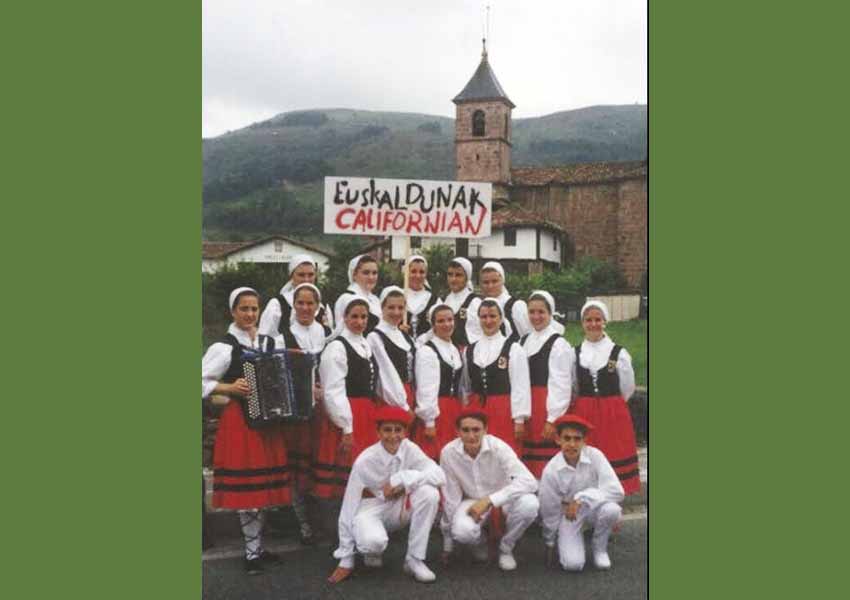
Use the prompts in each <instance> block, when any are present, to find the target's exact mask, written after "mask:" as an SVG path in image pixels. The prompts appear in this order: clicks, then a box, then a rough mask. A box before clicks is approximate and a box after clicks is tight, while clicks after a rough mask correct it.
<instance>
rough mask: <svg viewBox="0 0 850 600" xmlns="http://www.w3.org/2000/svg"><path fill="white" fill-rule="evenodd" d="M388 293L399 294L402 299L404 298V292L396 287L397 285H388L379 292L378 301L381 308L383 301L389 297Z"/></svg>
mask: <svg viewBox="0 0 850 600" xmlns="http://www.w3.org/2000/svg"><path fill="white" fill-rule="evenodd" d="M390 292H398V293H399V294H401V296H402V298H403V297H404V290H403V289H401V288H400V287H398V286H397V285H388V286H387V287H385V288H384V289H383V290H381V295H380V300H381V306H382V307H383V306H384V300H386V299H387V296H389V295H390Z"/></svg>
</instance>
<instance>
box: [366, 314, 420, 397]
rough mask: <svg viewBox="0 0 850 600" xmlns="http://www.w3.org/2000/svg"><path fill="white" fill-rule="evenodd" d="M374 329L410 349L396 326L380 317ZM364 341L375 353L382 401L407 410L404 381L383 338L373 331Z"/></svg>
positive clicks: (399, 345)
mask: <svg viewBox="0 0 850 600" xmlns="http://www.w3.org/2000/svg"><path fill="white" fill-rule="evenodd" d="M375 329H380V330H381V331H382V332H383V333H385V334H386V335H387V337H388V338H390V341H391V342H392V343H393V344H395V345H396V346H398V347H399V348H401V349H402V350H404V351H405V352H407V351H409V350H410V344H408V343H407V340H406V339H404V334H403V333H402V332H401V330H399V328H398V327H394V326H393V325H390V324H389V323H387V322H386V321H384V320H383V319H381V320H380V322H379V323H378V325H377V327H375ZM366 341H367V342H368V343H369V347H370V348H371V349H372V352H373V353H374V355H375V360H376V361H377V363H378V371H379V378H380V381H381V398H383V400H384V402H386V403H387V404H390V405H392V406H399V407H401V408H403V409H405V410H407V409H408V406H407V395H406V394H405V393H404V382H403V381H402V380H401V377H400V376H399V374H398V371H396V370H395V366H394V365H393V362H392V361H391V360H390V357H389V355H388V354H387V350H386V348H384V340H383V339H381V336H380V335H379V334H377V333H375V332H374V331H373V332H371V333H370V334H369V335H368V336H367V337H366Z"/></svg>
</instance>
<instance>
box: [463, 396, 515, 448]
mask: <svg viewBox="0 0 850 600" xmlns="http://www.w3.org/2000/svg"><path fill="white" fill-rule="evenodd" d="M469 404H470V406H478V407H481V408H482V410H483V411H484V414H485V415H487V433H489V434H490V435H495V436H496V437H497V438H499V439H501V440H502V441H503V442H505V443H506V444H507V445H508V446H510V447H511V448H513V450H514V452H516V453H517V455H518V456H521V454H522V448H520V447H519V444H517V441H516V436H515V435H514V419H513V417H512V416H511V396H510V394H503V395H500V396H492V395H491V396H487V402H486V403H482V402H481V397H480V396H479V395H478V394H471V395H470V396H469Z"/></svg>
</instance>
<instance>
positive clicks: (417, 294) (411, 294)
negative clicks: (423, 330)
mask: <svg viewBox="0 0 850 600" xmlns="http://www.w3.org/2000/svg"><path fill="white" fill-rule="evenodd" d="M432 295H433V294H432V293H431V290H429V289H427V288H424V287H423V288H422V289H421V290H411V289H409V288H408V289H406V290H404V298H405V301H406V302H407V310H408V312H410V313H411V314H412V315H418V314H419V313H421V312H422V311H423V310H425V306H427V304H428V301H429V300H430V299H431V296H432ZM425 316H426V318H427V315H425Z"/></svg>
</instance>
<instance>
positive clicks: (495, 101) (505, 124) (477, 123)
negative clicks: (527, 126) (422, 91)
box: [452, 39, 514, 200]
mask: <svg viewBox="0 0 850 600" xmlns="http://www.w3.org/2000/svg"><path fill="white" fill-rule="evenodd" d="M482 42H483V45H484V48H483V51H482V52H481V62H480V63H479V65H478V68H477V69H476V70H475V73H474V74H473V76H472V79H470V80H469V83H467V84H466V87H464V88H463V91H461V93H459V94H458V95H457V96H455V97H454V99H453V100H452V102H454V103H455V106H456V107H457V109H456V114H455V173H456V179H458V180H459V181H490V182H492V183H494V184H500V185H496V186H494V189H493V193H494V200H495V199H497V198H498V199H503V200H507V188H505V187H504V186H506V185H507V184H509V183H510V179H511V109H513V108H514V103H513V102H511V100H510V98H508V95H507V94H505V91H504V90H503V89H502V86H501V85H499V80H498V79H496V75H495V74H494V73H493V70H492V69H491V68H490V63H489V62H488V60H487V41H486V39H485V40H482Z"/></svg>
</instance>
